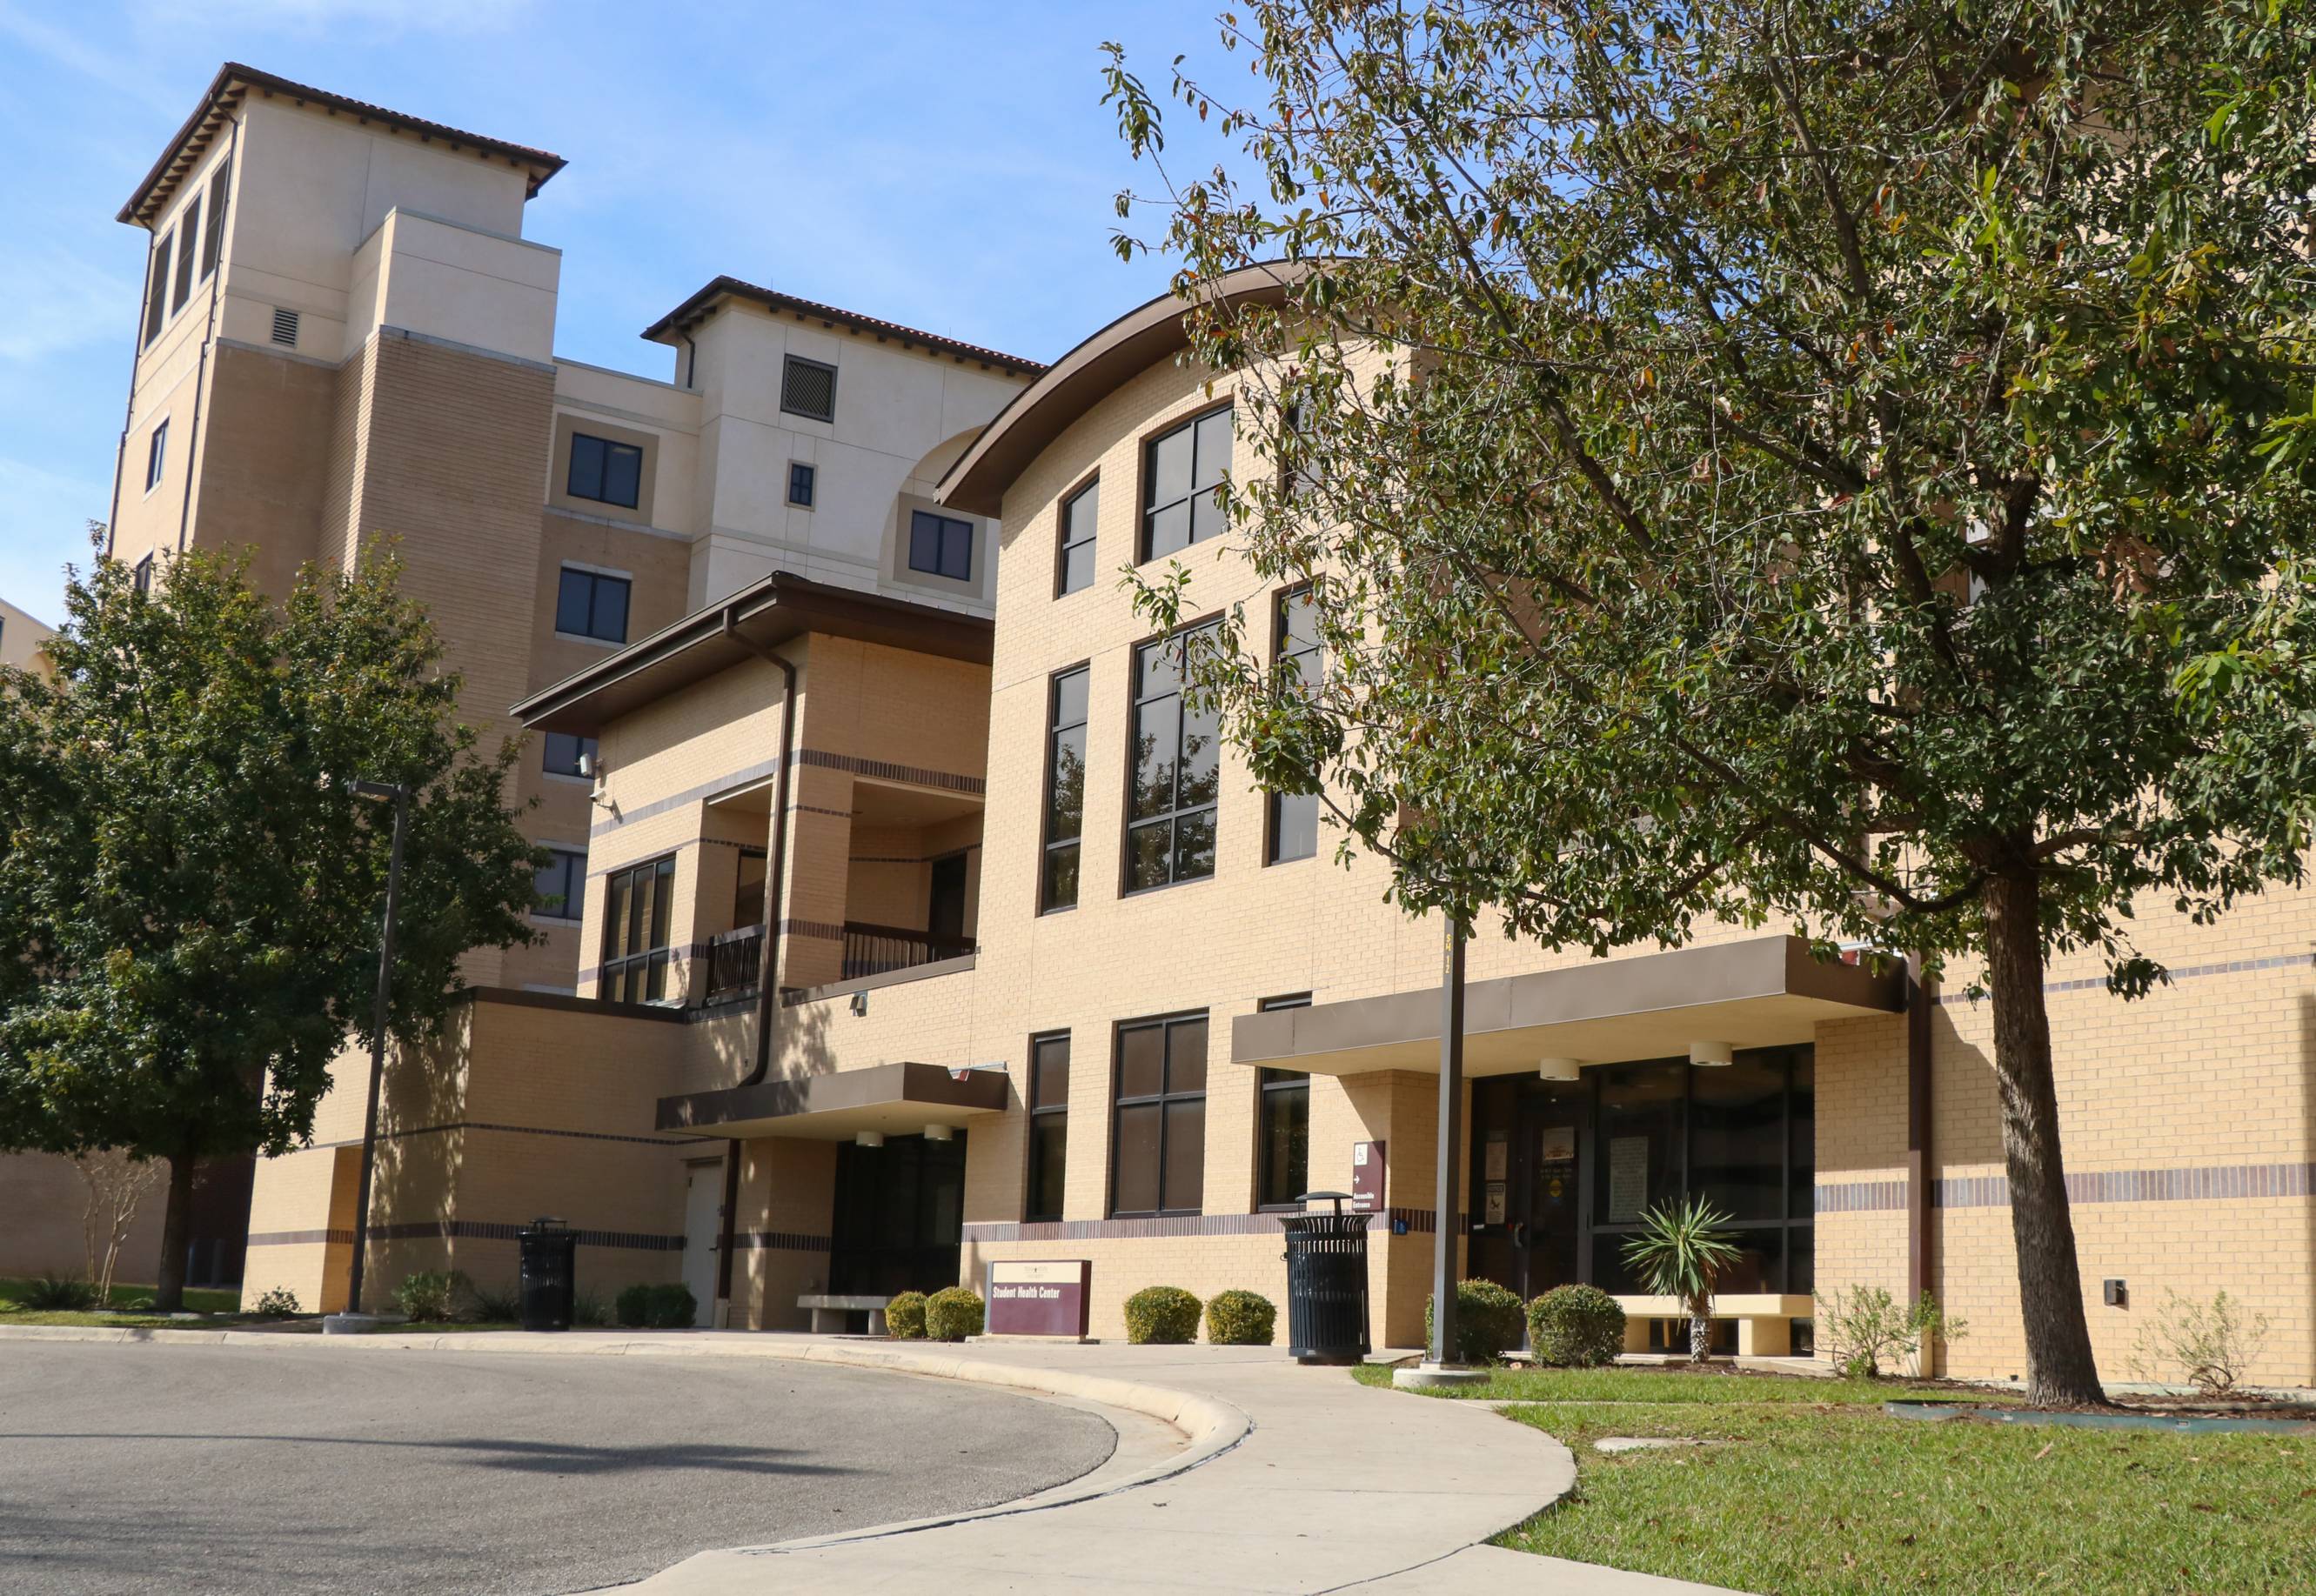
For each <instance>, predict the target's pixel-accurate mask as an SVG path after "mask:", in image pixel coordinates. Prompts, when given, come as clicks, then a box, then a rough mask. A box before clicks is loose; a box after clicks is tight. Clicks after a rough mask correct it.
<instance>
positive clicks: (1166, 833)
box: [1126, 820, 1174, 892]
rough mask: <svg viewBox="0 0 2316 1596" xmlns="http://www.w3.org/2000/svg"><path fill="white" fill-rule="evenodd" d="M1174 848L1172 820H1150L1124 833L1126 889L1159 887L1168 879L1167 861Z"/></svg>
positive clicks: (1138, 889) (1131, 890) (1132, 890)
mask: <svg viewBox="0 0 2316 1596" xmlns="http://www.w3.org/2000/svg"><path fill="white" fill-rule="evenodd" d="M1173 851H1174V822H1173V821H1171V820H1152V821H1149V822H1148V823H1146V824H1145V825H1141V826H1137V827H1136V828H1135V829H1133V830H1131V831H1129V832H1127V834H1126V890H1127V891H1129V892H1134V891H1141V890H1142V889H1143V888H1144V887H1162V886H1164V885H1165V884H1166V882H1168V880H1169V879H1171V878H1170V877H1169V875H1168V873H1167V861H1168V860H1169V859H1170V858H1171V856H1172V855H1173Z"/></svg>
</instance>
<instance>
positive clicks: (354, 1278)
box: [346, 781, 410, 1315]
mask: <svg viewBox="0 0 2316 1596" xmlns="http://www.w3.org/2000/svg"><path fill="white" fill-rule="evenodd" d="M352 787H353V790H354V792H355V793H357V794H360V795H361V796H362V797H364V798H386V799H391V800H393V802H394V844H393V847H392V848H391V850H390V851H389V852H388V854H387V865H386V916H385V924H384V925H383V926H382V927H380V929H379V938H378V998H377V1003H376V1006H374V1007H373V1008H372V1009H371V1011H370V1015H371V1018H370V1105H369V1107H368V1108H366V1109H365V1110H364V1111H363V1113H362V1144H361V1178H360V1180H358V1181H357V1182H356V1183H355V1187H354V1257H353V1269H352V1272H351V1273H350V1275H349V1276H348V1279H347V1281H346V1312H347V1313H348V1314H350V1315H354V1314H360V1313H361V1310H362V1262H363V1256H364V1255H365V1254H366V1253H368V1252H369V1250H370V1166H371V1164H372V1163H373V1162H374V1161H375V1160H376V1158H377V1157H378V1096H379V1084H380V1083H381V1082H382V1081H383V1080H384V1079H385V1077H386V1021H387V998H388V995H389V994H390V993H391V991H392V989H393V984H394V914H395V909H396V906H397V902H398V900H399V899H400V898H401V896H402V839H403V833H404V831H405V829H407V827H408V825H409V821H410V789H409V788H408V787H406V786H404V785H401V784H400V783H398V782H374V781H358V782H355V783H353V784H352Z"/></svg>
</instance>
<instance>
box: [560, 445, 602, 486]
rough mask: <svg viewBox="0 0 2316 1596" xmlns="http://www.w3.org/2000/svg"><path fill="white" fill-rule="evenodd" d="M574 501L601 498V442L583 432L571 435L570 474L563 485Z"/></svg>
mask: <svg viewBox="0 0 2316 1596" xmlns="http://www.w3.org/2000/svg"><path fill="white" fill-rule="evenodd" d="M565 485H566V488H567V489H568V490H569V492H570V493H571V496H572V497H573V498H575V499H601V497H602V496H603V440H602V439H600V438H590V437H588V436H587V435H586V434H585V433H584V432H575V433H573V434H572V435H571V474H570V476H569V478H568V479H567V481H566V483H565Z"/></svg>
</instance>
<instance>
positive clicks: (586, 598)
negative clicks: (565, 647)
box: [555, 565, 628, 643]
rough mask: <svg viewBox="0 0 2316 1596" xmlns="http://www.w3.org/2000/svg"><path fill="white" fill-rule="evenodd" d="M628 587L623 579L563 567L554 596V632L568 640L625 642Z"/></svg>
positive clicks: (626, 636)
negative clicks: (561, 578)
mask: <svg viewBox="0 0 2316 1596" xmlns="http://www.w3.org/2000/svg"><path fill="white" fill-rule="evenodd" d="M555 629H556V630H557V632H560V633H562V634H565V635H566V636H568V637H592V638H595V639H597V640H599V641H601V642H603V643H625V642H627V640H628V579H627V578H626V577H624V576H605V575H604V574H603V573H602V572H599V571H582V570H580V569H579V568H578V567H576V566H573V565H566V566H565V567H564V568H563V585H562V588H561V589H560V590H558V591H557V593H556V595H555Z"/></svg>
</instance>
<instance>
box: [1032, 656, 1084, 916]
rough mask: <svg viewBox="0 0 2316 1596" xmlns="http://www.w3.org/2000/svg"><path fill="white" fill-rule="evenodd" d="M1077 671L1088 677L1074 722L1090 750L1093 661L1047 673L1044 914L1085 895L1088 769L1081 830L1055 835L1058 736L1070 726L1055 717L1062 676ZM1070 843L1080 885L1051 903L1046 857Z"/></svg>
mask: <svg viewBox="0 0 2316 1596" xmlns="http://www.w3.org/2000/svg"><path fill="white" fill-rule="evenodd" d="M1076 675H1083V676H1084V678H1085V679H1086V694H1085V702H1086V707H1085V714H1086V718H1085V719H1084V720H1082V721H1077V722H1073V723H1072V724H1073V725H1075V726H1077V727H1078V728H1079V729H1080V730H1081V731H1082V732H1085V739H1084V741H1085V744H1086V750H1087V752H1088V753H1089V754H1090V753H1091V751H1092V745H1093V661H1091V660H1081V661H1078V662H1077V663H1076V664H1074V665H1064V666H1063V667H1062V668H1061V669H1059V670H1056V671H1051V672H1049V673H1047V677H1046V776H1045V779H1044V780H1043V781H1042V782H1040V783H1039V784H1038V891H1037V901H1038V913H1039V914H1041V915H1048V914H1062V913H1065V912H1066V911H1068V910H1070V909H1075V908H1076V907H1077V906H1078V900H1079V899H1080V898H1082V897H1083V896H1084V895H1085V833H1086V827H1085V787H1084V782H1085V773H1084V771H1083V770H1082V769H1081V770H1080V772H1079V773H1078V781H1079V789H1078V834H1077V835H1076V836H1075V837H1060V838H1057V837H1056V836H1055V835H1054V778H1055V776H1056V773H1057V768H1058V767H1057V766H1056V762H1055V758H1054V755H1055V752H1056V749H1057V748H1058V747H1059V746H1060V745H1059V743H1058V741H1057V740H1058V739H1059V737H1060V736H1061V734H1062V733H1063V732H1066V731H1068V730H1069V729H1070V728H1069V726H1066V725H1064V724H1063V723H1061V722H1060V721H1058V720H1057V719H1056V718H1055V717H1056V715H1058V714H1060V703H1061V687H1062V678H1064V677H1066V676H1076ZM1071 843H1075V844H1076V845H1077V850H1078V876H1077V888H1076V890H1075V891H1073V892H1072V893H1071V894H1070V900H1069V901H1068V902H1067V903H1048V902H1047V901H1046V865H1047V860H1048V859H1050V858H1051V857H1052V856H1053V852H1054V850H1055V849H1056V847H1066V846H1068V845H1069V844H1071Z"/></svg>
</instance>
